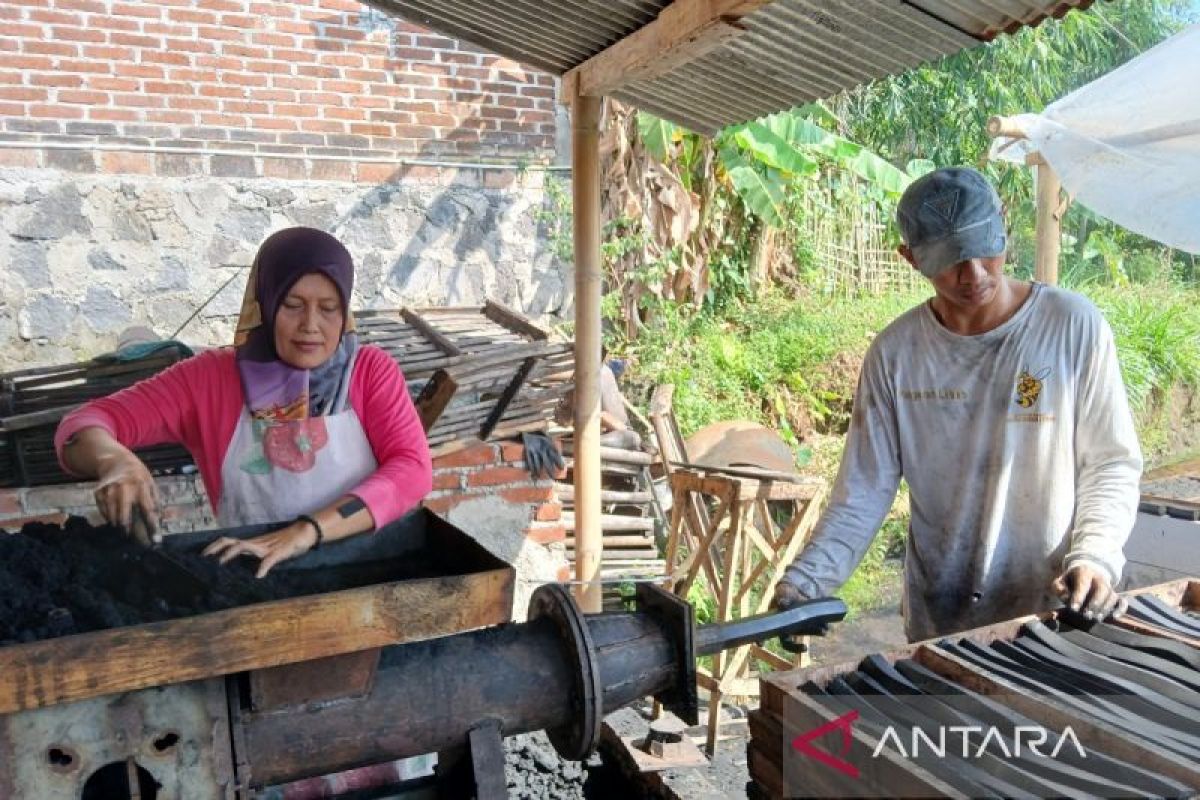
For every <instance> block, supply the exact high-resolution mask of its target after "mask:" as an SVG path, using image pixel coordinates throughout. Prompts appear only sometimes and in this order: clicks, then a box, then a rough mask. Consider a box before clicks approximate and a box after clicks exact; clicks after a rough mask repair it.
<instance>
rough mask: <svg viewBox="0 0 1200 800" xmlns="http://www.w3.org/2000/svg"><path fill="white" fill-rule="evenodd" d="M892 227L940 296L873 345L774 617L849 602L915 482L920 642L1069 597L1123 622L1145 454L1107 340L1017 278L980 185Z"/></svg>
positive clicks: (944, 182) (934, 176)
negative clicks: (870, 552) (846, 588)
mask: <svg viewBox="0 0 1200 800" xmlns="http://www.w3.org/2000/svg"><path fill="white" fill-rule="evenodd" d="M897 217H898V221H899V225H900V230H901V234H902V236H903V239H904V245H903V246H902V247H901V248H900V253H901V254H902V255H903V256H904V257H905V258H906V259H907V260H908V261H909V262H911V263H912V265H913V266H914V267H915V268H916V269H918V270H920V272H921V273H922V274H923V275H924V276H925V277H926V278H928V279H929V281H930V283H932V284H933V289H934V292H935V296H934V297H933V298H932V299H931V300H929V301H928V302H926V303H923V304H922V305H920V306H918V307H917V308H914V309H912V310H911V311H909V312H907V313H906V314H904V315H903V316H901V317H900V318H899V319H897V320H896V321H894V322H893V323H892V324H891V325H889V326H888V327H887V328H886V329H885V330H884V331H883V332H882V333H880V334H879V336H878V337H876V339H875V341H874V342H873V343H872V345H871V347H870V349H869V350H868V352H867V356H866V359H865V361H864V363H863V368H862V373H861V376H860V378H859V384H858V391H857V393H856V394H855V398H854V413H853V416H852V419H851V423H850V431H849V434H848V436H847V439H846V448H845V452H844V454H843V456H842V464H841V468H840V470H839V472H838V477H837V481H836V483H835V485H834V489H833V493H832V496H831V498H830V502H829V506H828V508H826V509H825V513H824V514H823V515H822V517H821V520H820V522H819V523H818V524H817V527H816V530H815V531H814V532H813V536H812V539H811V541H810V542H809V544H808V546H807V547H806V548H805V549H804V551H803V552H802V553H801V554H800V555H799V557H797V559H796V560H795V562H794V563H793V564H792V565H791V566H790V567H789V568H788V569H787V572H786V574H785V576H784V579H783V580H782V581H780V583H779V585H778V588H777V589H776V593H775V604H776V606H777V607H783V608H786V607H788V606H790V605H792V604H794V603H796V602H798V601H799V600H801V599H804V598H813V597H820V596H825V595H829V594H832V593H834V592H836V591H837V589H838V588H839V587H840V586H841V585H842V584H843V583H845V581H846V579H847V578H849V577H850V574H851V573H852V572H853V571H854V568H855V567H856V566H857V565H858V562H859V561H860V560H861V559H862V557H863V555H864V554H865V553H866V551H867V548H868V546H869V545H870V543H871V540H872V539H873V538H874V537H875V534H876V533H877V532H878V530H879V526H880V524H882V522H883V519H884V517H885V515H886V514H887V512H888V509H889V508H890V507H891V505H892V501H893V499H894V498H895V495H896V489H897V487H898V485H899V483H900V479H901V478H904V479H905V480H906V481H907V482H908V485H909V489H910V492H911V499H912V519H911V523H910V528H909V536H908V540H907V545H906V548H907V551H906V554H905V555H906V557H905V576H904V578H905V580H904V584H905V585H904V603H903V608H904V617H905V630H906V632H907V634H908V638H909V640H910V641H918V640H921V639H927V638H931V637H934V636H940V635H944V634H947V633H951V632H954V631H960V630H966V629H969V628H974V627H978V626H980V625H987V624H990V623H993V622H997V621H1000V620H1004V619H1011V618H1012V617H1015V616H1019V615H1021V614H1027V613H1032V612H1037V611H1042V610H1045V609H1048V608H1051V607H1054V606H1055V605H1057V602H1058V601H1059V600H1061V601H1064V602H1066V603H1067V604H1068V605H1070V606H1071V607H1072V608H1075V609H1076V610H1078V611H1080V612H1082V613H1084V614H1085V615H1088V616H1091V617H1093V618H1097V619H1099V618H1103V617H1107V616H1109V615H1110V614H1113V613H1120V611H1121V610H1123V607H1122V606H1121V605H1120V602H1119V598H1118V597H1117V595H1116V594H1115V592H1114V590H1113V587H1114V586H1115V585H1116V583H1117V581H1118V580H1119V579H1120V577H1121V570H1122V568H1123V566H1124V557H1123V555H1122V548H1123V546H1124V544H1125V540H1126V539H1127V538H1128V536H1129V532H1130V530H1131V529H1132V527H1133V521H1134V516H1135V515H1136V513H1137V504H1138V481H1139V478H1140V475H1141V468H1142V457H1141V451H1140V449H1139V447H1138V442H1137V436H1136V433H1135V431H1134V426H1133V419H1132V416H1131V414H1130V412H1129V404H1128V402H1127V400H1126V397H1125V387H1124V383H1123V382H1122V380H1121V372H1120V368H1119V366H1118V365H1117V355H1116V350H1115V347H1114V345H1113V336H1112V331H1111V330H1110V329H1109V327H1108V324H1107V323H1106V322H1105V320H1104V318H1103V317H1102V316H1101V315H1100V312H1099V311H1097V310H1096V308H1095V306H1093V305H1092V304H1091V303H1090V302H1089V301H1088V300H1087V299H1085V298H1084V297H1081V296H1080V295H1077V294H1074V293H1073V292H1068V291H1065V290H1063V289H1058V288H1054V287H1051V286H1046V285H1043V284H1037V283H1033V284H1031V283H1027V282H1025V281H1019V280H1016V279H1014V278H1011V277H1008V276H1006V275H1005V274H1004V261H1005V248H1006V237H1005V232H1004V222H1003V219H1002V216H1001V205H1000V199H999V197H997V195H996V192H995V190H994V189H993V188H992V187H991V185H990V184H988V182H987V181H986V180H985V179H984V177H983V176H982V175H980V174H979V173H978V172H975V171H974V170H971V169H962V168H955V169H940V170H936V171H935V172H932V173H930V174H928V175H926V176H924V177H922V178H920V179H919V180H917V181H915V182H914V183H913V184H912V185H911V186H910V187H909V188H908V190H907V191H906V192H905V193H904V196H903V197H902V198H901V200H900V206H899V209H898V212H897Z"/></svg>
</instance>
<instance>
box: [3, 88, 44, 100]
mask: <svg viewBox="0 0 1200 800" xmlns="http://www.w3.org/2000/svg"><path fill="white" fill-rule="evenodd" d="M49 97H50V92H49V91H47V90H46V89H35V88H32V87H28V86H0V100H20V101H23V102H28V101H30V100H47V99H49Z"/></svg>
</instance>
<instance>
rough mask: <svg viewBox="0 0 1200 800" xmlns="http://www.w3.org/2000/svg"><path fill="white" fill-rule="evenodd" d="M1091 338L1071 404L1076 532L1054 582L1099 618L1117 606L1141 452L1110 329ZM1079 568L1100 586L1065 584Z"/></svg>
mask: <svg viewBox="0 0 1200 800" xmlns="http://www.w3.org/2000/svg"><path fill="white" fill-rule="evenodd" d="M1093 338H1094V341H1093V346H1092V353H1091V357H1090V358H1089V359H1088V363H1087V365H1086V371H1085V372H1084V374H1083V375H1082V376H1081V377H1080V383H1079V394H1078V396H1077V398H1076V401H1075V527H1074V528H1073V530H1072V531H1071V547H1070V550H1069V551H1068V552H1067V555H1066V556H1065V557H1064V558H1063V573H1064V575H1063V578H1062V579H1060V580H1061V581H1063V583H1064V584H1065V587H1063V588H1065V589H1066V592H1065V594H1066V597H1065V599H1067V601H1068V603H1070V604H1071V605H1072V606H1074V607H1076V608H1080V607H1082V608H1083V609H1084V610H1085V611H1091V612H1092V615H1093V616H1097V617H1102V616H1107V614H1108V612H1109V611H1111V610H1112V609H1113V607H1115V606H1116V596H1115V595H1114V594H1112V589H1113V587H1115V586H1116V584H1117V582H1118V581H1119V580H1120V579H1121V571H1122V569H1124V566H1125V555H1124V553H1123V549H1124V547H1125V541H1126V540H1127V539H1128V538H1129V533H1130V531H1131V530H1133V522H1134V518H1135V517H1136V516H1137V505H1138V497H1139V488H1138V483H1139V481H1140V479H1141V474H1142V452H1141V448H1140V447H1139V446H1138V440H1137V432H1136V429H1135V428H1134V424H1133V415H1132V414H1131V413H1130V410H1129V402H1128V400H1127V398H1126V395H1125V383H1124V381H1123V380H1122V379H1121V368H1120V365H1119V364H1118V362H1117V350H1116V346H1115V344H1114V343H1113V335H1112V330H1111V329H1110V328H1109V326H1108V323H1107V322H1105V321H1104V320H1103V319H1100V320H1098V325H1097V329H1096V333H1095V336H1094V337H1093ZM1082 567H1086V568H1090V570H1091V572H1092V573H1093V575H1094V576H1095V578H1094V579H1093V580H1092V581H1091V583H1093V584H1094V583H1096V580H1097V579H1100V580H1104V581H1107V586H1088V585H1084V584H1085V583H1087V582H1085V581H1082V580H1077V579H1073V578H1071V572H1072V571H1073V570H1076V569H1077V568H1082ZM1056 588H1059V587H1056Z"/></svg>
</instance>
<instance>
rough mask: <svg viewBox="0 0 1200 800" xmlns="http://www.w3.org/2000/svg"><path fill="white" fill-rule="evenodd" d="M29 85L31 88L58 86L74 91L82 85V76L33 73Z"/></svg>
mask: <svg viewBox="0 0 1200 800" xmlns="http://www.w3.org/2000/svg"><path fill="white" fill-rule="evenodd" d="M17 74H20V73H17ZM29 83H30V85H31V86H58V87H62V88H67V89H75V88H78V87H80V86H82V85H83V76H82V75H57V74H55V73H49V74H46V75H39V74H37V73H33V74H31V75H30V76H29Z"/></svg>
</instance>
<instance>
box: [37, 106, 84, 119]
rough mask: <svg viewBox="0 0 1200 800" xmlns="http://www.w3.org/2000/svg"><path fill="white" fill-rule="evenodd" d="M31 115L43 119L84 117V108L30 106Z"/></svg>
mask: <svg viewBox="0 0 1200 800" xmlns="http://www.w3.org/2000/svg"><path fill="white" fill-rule="evenodd" d="M29 116H31V117H34V118H37V117H41V118H42V119H83V109H82V108H79V107H78V106H60V105H53V106H30V107H29Z"/></svg>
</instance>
